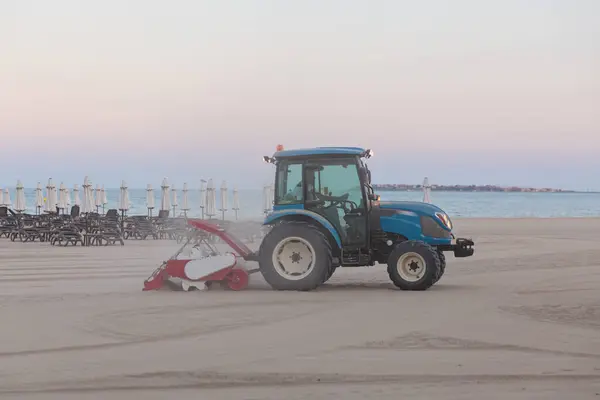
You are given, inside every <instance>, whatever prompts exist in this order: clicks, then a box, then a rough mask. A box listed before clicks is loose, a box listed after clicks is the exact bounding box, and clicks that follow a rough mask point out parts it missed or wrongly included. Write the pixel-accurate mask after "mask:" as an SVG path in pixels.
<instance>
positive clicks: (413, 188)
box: [373, 184, 600, 194]
mask: <svg viewBox="0 0 600 400" xmlns="http://www.w3.org/2000/svg"><path fill="white" fill-rule="evenodd" d="M373 189H375V190H379V191H382V192H420V191H423V185H407V184H374V185H373ZM430 190H431V191H432V192H461V193H479V192H481V193H589V194H594V193H595V194H598V193H600V192H596V191H587V192H584V191H577V190H564V189H553V188H522V187H516V186H515V187H501V186H494V185H484V186H479V185H431V187H430Z"/></svg>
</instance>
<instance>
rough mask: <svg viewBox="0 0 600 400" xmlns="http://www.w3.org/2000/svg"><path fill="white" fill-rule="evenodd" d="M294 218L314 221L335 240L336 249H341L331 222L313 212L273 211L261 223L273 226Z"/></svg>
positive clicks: (340, 243)
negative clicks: (283, 220)
mask: <svg viewBox="0 0 600 400" xmlns="http://www.w3.org/2000/svg"><path fill="white" fill-rule="evenodd" d="M296 216H302V217H304V218H302V219H312V220H314V221H315V222H316V223H318V224H319V225H321V226H322V227H323V228H325V229H327V231H329V233H330V234H331V236H332V237H333V240H335V242H336V244H337V246H338V248H341V247H342V239H341V238H340V234H339V233H338V231H337V230H336V229H335V227H334V226H333V224H332V223H331V222H329V221H328V220H327V219H326V218H325V217H323V216H322V215H319V214H317V213H316V212H313V211H308V210H299V209H288V210H280V211H274V212H272V213H271V214H269V215H268V216H267V217H266V218H265V220H264V222H263V225H272V224H274V223H276V222H278V221H281V220H282V219H287V218H289V217H296Z"/></svg>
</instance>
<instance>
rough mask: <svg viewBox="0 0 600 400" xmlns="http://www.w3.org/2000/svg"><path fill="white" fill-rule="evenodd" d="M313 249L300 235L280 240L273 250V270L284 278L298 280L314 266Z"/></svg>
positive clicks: (306, 274)
mask: <svg viewBox="0 0 600 400" xmlns="http://www.w3.org/2000/svg"><path fill="white" fill-rule="evenodd" d="M314 255H315V249H314V248H313V246H312V245H311V244H310V243H309V242H308V241H307V240H306V239H303V238H301V237H296V236H294V237H288V238H285V239H283V240H281V241H280V242H279V243H278V244H277V246H275V249H274V250H273V266H274V267H275V271H277V273H278V274H279V275H281V276H282V277H284V278H285V279H289V280H295V281H296V280H300V279H303V278H305V277H306V276H308V275H309V274H310V273H311V272H312V270H313V269H314V267H315V256H314Z"/></svg>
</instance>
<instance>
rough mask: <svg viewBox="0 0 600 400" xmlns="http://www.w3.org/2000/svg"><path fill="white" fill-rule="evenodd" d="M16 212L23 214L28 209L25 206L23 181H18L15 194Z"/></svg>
mask: <svg viewBox="0 0 600 400" xmlns="http://www.w3.org/2000/svg"><path fill="white" fill-rule="evenodd" d="M13 208H14V209H15V211H16V212H23V211H25V210H26V209H27V204H25V188H23V184H22V183H21V181H20V180H19V181H17V192H16V194H15V206H14V207H13Z"/></svg>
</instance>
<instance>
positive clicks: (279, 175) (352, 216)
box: [269, 147, 376, 250]
mask: <svg viewBox="0 0 600 400" xmlns="http://www.w3.org/2000/svg"><path fill="white" fill-rule="evenodd" d="M371 154H372V152H371V151H370V150H363V149H358V148H353V147H334V148H323V147H320V148H316V149H308V150H289V151H283V150H282V151H279V152H277V153H275V155H274V156H273V158H269V161H271V160H272V162H274V163H275V164H276V166H277V167H276V173H275V196H274V204H273V211H274V212H275V213H277V212H281V211H288V212H290V211H292V210H295V211H306V212H310V213H314V214H317V215H318V216H320V217H322V218H324V219H325V220H326V221H328V222H330V223H331V225H332V226H333V228H334V229H335V232H336V233H337V235H338V236H339V240H340V241H341V244H342V246H343V248H345V249H347V250H350V249H359V248H368V246H369V234H368V225H369V220H368V214H369V210H370V209H371V204H370V202H371V201H372V200H375V197H376V196H375V195H374V193H373V188H372V187H371V185H370V172H369V170H368V168H367V166H366V164H365V163H364V162H363V160H362V158H364V157H370V156H371Z"/></svg>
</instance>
